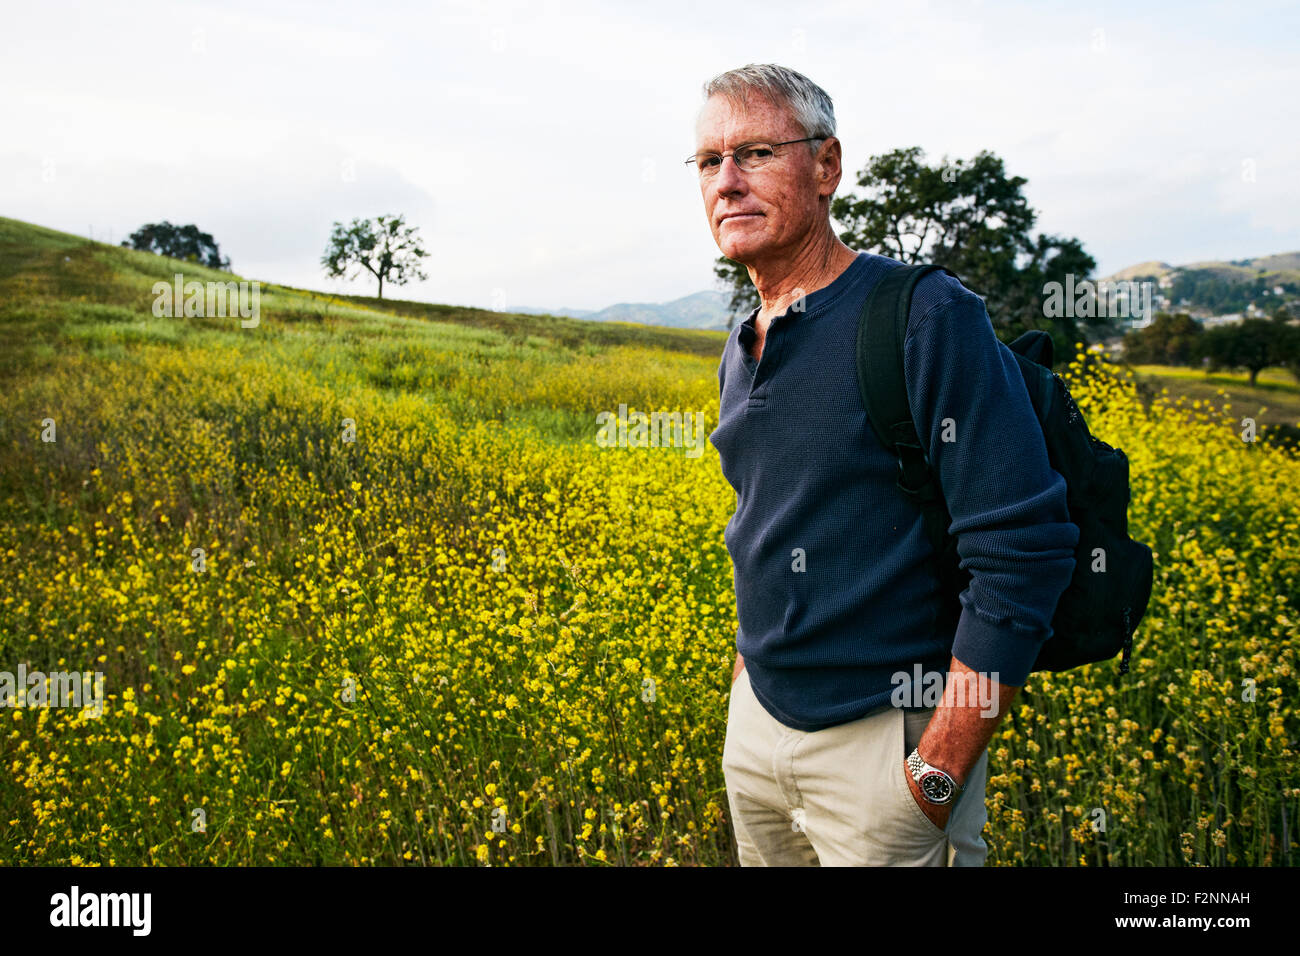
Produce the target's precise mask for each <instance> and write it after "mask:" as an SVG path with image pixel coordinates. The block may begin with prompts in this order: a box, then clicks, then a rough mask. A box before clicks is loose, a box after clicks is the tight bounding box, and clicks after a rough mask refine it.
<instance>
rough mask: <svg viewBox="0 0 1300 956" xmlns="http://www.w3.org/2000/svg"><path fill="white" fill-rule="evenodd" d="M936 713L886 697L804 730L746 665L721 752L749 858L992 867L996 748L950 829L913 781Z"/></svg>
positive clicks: (978, 770) (976, 772)
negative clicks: (758, 688) (774, 706)
mask: <svg viewBox="0 0 1300 956" xmlns="http://www.w3.org/2000/svg"><path fill="white" fill-rule="evenodd" d="M933 713H934V708H933V707H928V708H920V709H915V710H910V709H904V708H898V707H894V706H892V705H886V706H885V707H884V708H882V709H879V710H876V711H873V712H872V713H870V714H867V715H866V716H865V717H862V718H860V719H858V720H854V721H850V722H848V723H845V724H840V725H838V726H835V727H828V728H826V729H825V730H819V731H816V732H814V733H805V732H804V731H800V730H793V729H791V728H789V727H787V726H785V725H784V724H782V723H781V722H780V721H778V720H776V719H775V718H774V717H772V715H771V714H769V713H768V712H767V711H766V710H764V709H763V705H762V704H760V703H759V702H758V698H756V697H755V696H754V691H753V689H752V688H751V687H750V685H749V671H748V669H745V670H742V671H741V672H740V676H739V677H738V678H737V679H736V682H735V684H733V685H732V688H731V701H730V703H729V705H728V709H727V737H726V743H725V744H724V745H723V752H722V772H723V776H724V777H725V779H726V782H727V802H728V803H729V805H730V807H731V821H732V825H733V827H734V828H735V833H736V844H737V847H738V848H739V852H740V865H741V866H983V865H984V858H985V856H986V855H987V854H988V845H987V844H986V843H985V842H984V839H983V836H982V835H981V834H982V833H983V830H984V824H985V823H986V822H987V820H988V812H987V810H986V808H985V806H984V787H985V782H986V780H987V776H988V758H989V755H988V749H987V748H985V751H984V753H982V754H981V755H980V759H979V760H978V761H977V762H976V764H975V766H974V768H972V770H971V773H970V779H969V780H968V781H967V783H966V788H965V789H964V790H963V791H962V793H961V795H960V796H959V797H958V798H957V802H956V805H955V806H954V807H953V808H952V811H951V812H950V813H949V815H948V824H947V827H946V828H945V829H944V830H940V829H939V828H938V827H937V826H935V825H934V823H932V822H931V821H930V819H929V817H927V816H926V815H925V814H924V813H923V812H921V808H920V806H918V805H917V802H916V798H915V797H913V796H912V792H911V791H910V790H909V789H908V786H907V779H906V777H905V776H904V775H905V774H906V772H907V771H906V769H905V768H904V767H903V761H904V760H905V759H906V758H907V755H908V754H910V753H911V752H912V748H913V747H915V746H916V744H917V742H918V741H919V740H920V739H921V734H922V733H924V731H925V728H926V725H927V724H928V723H929V721H930V716H931V714H933Z"/></svg>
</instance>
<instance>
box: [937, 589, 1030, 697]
mask: <svg viewBox="0 0 1300 956" xmlns="http://www.w3.org/2000/svg"><path fill="white" fill-rule="evenodd" d="M1051 636H1052V630H1051V628H1048V629H1047V631H1045V632H1044V631H1039V630H1037V629H1034V628H1026V627H1023V626H1022V625H1019V624H1017V623H1015V622H1014V621H1012V620H1010V619H1007V620H1001V621H999V620H994V619H992V618H987V617H984V616H983V615H981V614H980V613H979V612H978V611H976V610H975V608H974V607H972V606H970V605H966V604H963V605H962V611H961V618H960V619H959V620H958V621H957V633H956V636H955V637H953V641H952V656H953V657H955V658H957V660H959V661H961V662H962V663H963V664H965V665H966V666H967V667H969V668H970V669H971V670H973V671H975V672H976V673H979V674H984V675H987V676H988V677H990V678H992V679H993V680H996V681H997V682H998V683H999V684H1007V685H1008V686H1011V687H1022V686H1024V683H1025V681H1026V680H1027V679H1028V678H1029V672H1030V670H1031V669H1032V668H1033V666H1034V662H1035V661H1037V660H1038V653H1039V651H1041V650H1042V647H1043V644H1044V642H1046V641H1047V639H1048V638H1049V637H1051Z"/></svg>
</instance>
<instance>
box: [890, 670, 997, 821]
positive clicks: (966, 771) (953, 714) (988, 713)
mask: <svg viewBox="0 0 1300 956" xmlns="http://www.w3.org/2000/svg"><path fill="white" fill-rule="evenodd" d="M1018 690H1020V688H1019V687H1012V686H1010V685H1008V684H1002V683H999V682H997V681H995V680H992V679H991V678H990V677H989V676H988V675H987V674H984V675H981V674H977V673H976V672H975V671H973V670H971V669H970V668H969V667H967V666H966V665H965V664H963V663H962V662H961V661H959V660H957V658H955V657H954V658H952V661H951V663H950V664H949V665H948V680H947V681H945V683H944V689H943V698H942V699H941V700H940V701H939V706H938V707H936V708H935V709H934V713H933V714H932V715H931V716H930V723H928V724H927V725H926V728H925V733H923V734H922V735H921V739H920V740H918V741H917V742H916V749H917V751H918V752H919V753H920V754H921V757H922V759H924V760H925V761H926V762H927V763H929V764H930V765H931V766H934V767H938V768H939V769H940V770H942V771H944V772H945V773H947V774H948V776H950V777H952V779H953V780H955V781H957V784H958V786H965V785H966V778H967V777H969V776H970V772H971V768H972V767H974V766H975V764H976V762H977V761H978V760H979V758H980V754H982V753H983V752H984V748H985V747H987V746H988V742H989V740H990V739H991V738H992V736H993V731H994V729H995V728H996V727H997V725H998V723H999V721H1001V720H1002V717H1003V716H1004V715H1005V714H1006V712H1007V711H1008V710H1009V709H1010V708H1011V699H1012V698H1013V697H1015V696H1016V692H1017V691H1018ZM903 772H904V773H906V774H907V789H908V790H910V791H912V797H913V799H914V800H916V805H917V806H919V807H920V808H921V812H922V813H924V814H925V815H926V816H927V817H929V818H930V819H931V820H933V821H934V825H935V826H937V827H938V828H939V829H941V830H942V829H944V828H946V827H947V825H948V817H949V816H950V815H951V814H952V806H953V803H955V802H956V800H958V799H960V798H961V794H957V797H956V799H954V800H953V801H951V802H949V803H945V804H941V805H939V804H933V803H931V802H930V801H928V800H926V799H925V797H924V796H922V795H921V788H920V787H919V786H917V783H916V781H915V780H913V779H912V771H911V770H909V769H907V758H906V757H904V758H903Z"/></svg>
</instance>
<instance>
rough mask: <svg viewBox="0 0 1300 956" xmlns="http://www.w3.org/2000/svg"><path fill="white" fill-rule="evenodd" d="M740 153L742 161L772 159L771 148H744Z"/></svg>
mask: <svg viewBox="0 0 1300 956" xmlns="http://www.w3.org/2000/svg"><path fill="white" fill-rule="evenodd" d="M740 152H741V156H742V158H743V159H771V158H772V148H771V147H770V146H746V147H745V148H744V149H742V150H741V151H740Z"/></svg>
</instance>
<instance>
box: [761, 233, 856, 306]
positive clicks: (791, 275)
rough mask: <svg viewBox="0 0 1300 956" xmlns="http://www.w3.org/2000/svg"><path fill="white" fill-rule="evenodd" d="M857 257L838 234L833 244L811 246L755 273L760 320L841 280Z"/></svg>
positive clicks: (828, 242)
mask: <svg viewBox="0 0 1300 956" xmlns="http://www.w3.org/2000/svg"><path fill="white" fill-rule="evenodd" d="M856 258H857V253H856V252H854V251H853V250H852V249H850V248H849V247H848V246H846V245H845V244H844V243H843V242H841V241H840V240H839V238H838V237H836V236H835V235H834V233H831V234H830V241H827V242H819V243H817V244H815V245H813V244H810V245H809V246H806V247H805V248H803V249H801V250H799V251H798V252H797V253H796V254H795V255H793V256H789V257H785V258H782V259H780V260H779V261H776V262H773V263H772V265H771V267H770V268H768V267H765V268H764V269H763V271H762V273H761V274H760V273H758V272H754V271H751V273H750V279H751V280H753V282H754V286H755V288H756V289H757V290H758V297H759V301H760V302H761V303H762V304H761V306H760V307H759V310H758V318H759V319H767V318H770V317H771V316H774V315H777V314H779V313H781V312H783V311H785V310H786V309H787V308H789V307H790V305H791V304H792V303H793V302H795V301H796V300H797V299H799V298H801V297H803V296H806V295H809V294H810V293H813V292H816V291H817V290H818V289H823V288H825V287H826V286H828V285H830V284H831V283H832V282H834V281H835V280H836V279H838V278H839V277H840V276H841V275H842V274H843V273H844V270H845V269H847V268H848V267H849V266H850V265H852V264H853V260H854V259H856Z"/></svg>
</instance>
